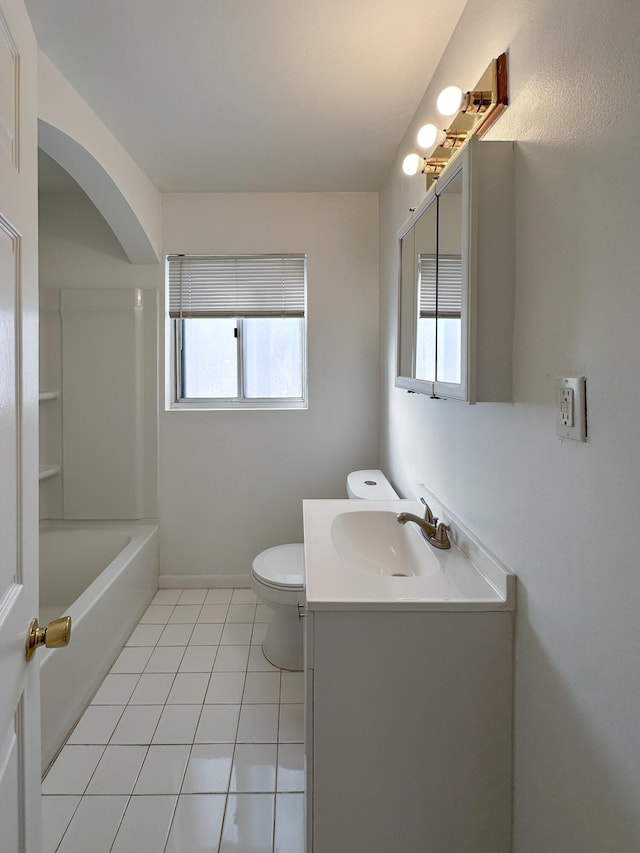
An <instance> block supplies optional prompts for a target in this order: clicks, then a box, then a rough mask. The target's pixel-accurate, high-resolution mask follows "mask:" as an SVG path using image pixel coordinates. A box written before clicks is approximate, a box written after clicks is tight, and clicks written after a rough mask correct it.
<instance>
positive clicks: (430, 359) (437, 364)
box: [416, 255, 462, 384]
mask: <svg viewBox="0 0 640 853" xmlns="http://www.w3.org/2000/svg"><path fill="white" fill-rule="evenodd" d="M418 270H419V272H418V278H419V282H420V284H419V288H420V302H419V315H418V335H417V349H416V376H417V377H418V378H427V377H428V378H430V379H433V377H434V376H436V377H437V379H438V380H439V381H440V382H453V383H456V384H457V383H459V382H460V367H461V364H460V358H461V353H460V347H461V325H462V319H461V288H462V258H461V256H460V255H438V256H436V255H419V257H418ZM436 274H437V279H436Z"/></svg>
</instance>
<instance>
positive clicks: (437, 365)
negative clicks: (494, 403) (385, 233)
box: [396, 168, 464, 396]
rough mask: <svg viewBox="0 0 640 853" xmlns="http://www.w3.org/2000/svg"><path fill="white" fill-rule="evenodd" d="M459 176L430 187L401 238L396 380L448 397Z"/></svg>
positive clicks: (456, 313)
mask: <svg viewBox="0 0 640 853" xmlns="http://www.w3.org/2000/svg"><path fill="white" fill-rule="evenodd" d="M462 193H463V172H462V169H461V168H460V169H458V170H457V171H455V172H454V173H453V174H452V175H451V176H447V180H446V183H444V182H443V184H442V185H440V186H439V185H436V186H434V187H433V188H432V190H431V191H430V193H429V195H428V196H427V198H426V199H425V202H424V203H423V205H422V206H421V208H419V209H418V211H417V212H416V215H415V217H414V219H413V221H412V224H410V226H409V228H408V229H406V230H405V231H404V233H402V234H401V235H400V302H399V332H398V379H397V381H396V384H397V385H399V386H400V387H406V388H408V389H409V390H414V391H420V392H422V393H431V394H432V395H434V396H435V395H436V394H437V393H444V394H446V392H452V391H453V393H452V396H460V394H456V393H455V389H452V388H445V387H439V386H440V385H443V386H460V384H461V383H462V365H463V356H464V353H463V312H462V304H463V275H462V255H463V245H462V244H463V205H462Z"/></svg>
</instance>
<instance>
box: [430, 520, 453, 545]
mask: <svg viewBox="0 0 640 853" xmlns="http://www.w3.org/2000/svg"><path fill="white" fill-rule="evenodd" d="M449 530H450V528H449V525H448V524H445V523H444V521H440V522H439V523H438V526H437V527H436V532H435V533H434V534H433V536H432V537H431V538H430V539H429V542H431V544H432V545H434V546H435V547H436V548H451V540H450V539H449V537H448V535H447V534H448V533H449Z"/></svg>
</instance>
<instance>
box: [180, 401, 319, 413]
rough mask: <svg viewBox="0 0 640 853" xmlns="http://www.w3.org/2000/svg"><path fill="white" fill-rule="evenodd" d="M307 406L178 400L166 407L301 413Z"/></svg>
mask: <svg viewBox="0 0 640 853" xmlns="http://www.w3.org/2000/svg"><path fill="white" fill-rule="evenodd" d="M308 408H309V404H308V402H307V401H306V400H283V401H273V402H271V403H265V402H259V403H258V402H254V401H251V402H244V403H230V402H226V401H221V402H219V403H217V402H213V401H212V400H180V401H177V402H173V403H170V404H169V406H167V407H166V411H168V412H289V411H291V412H301V411H306V410H307V409H308Z"/></svg>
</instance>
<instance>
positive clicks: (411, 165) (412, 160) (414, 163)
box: [402, 154, 422, 175]
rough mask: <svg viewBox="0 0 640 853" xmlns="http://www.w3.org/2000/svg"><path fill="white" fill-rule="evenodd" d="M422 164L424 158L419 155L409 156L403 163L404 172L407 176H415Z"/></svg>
mask: <svg viewBox="0 0 640 853" xmlns="http://www.w3.org/2000/svg"><path fill="white" fill-rule="evenodd" d="M421 163H422V157H421V156H420V155H419V154H407V156H406V157H405V158H404V160H403V161H402V171H403V172H404V173H405V175H415V174H416V173H417V171H418V169H419V168H420V164H421Z"/></svg>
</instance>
